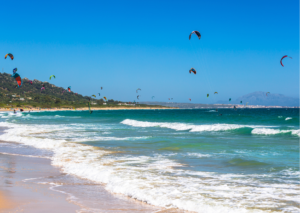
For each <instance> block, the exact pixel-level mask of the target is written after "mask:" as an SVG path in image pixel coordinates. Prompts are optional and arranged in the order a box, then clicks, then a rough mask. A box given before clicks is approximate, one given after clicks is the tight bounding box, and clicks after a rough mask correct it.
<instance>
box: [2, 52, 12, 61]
mask: <svg viewBox="0 0 300 213" xmlns="http://www.w3.org/2000/svg"><path fill="white" fill-rule="evenodd" d="M7 56H9V57H10V59H11V60H14V56H13V54H11V53H7V54H6V55H5V56H4V59H6V58H7Z"/></svg>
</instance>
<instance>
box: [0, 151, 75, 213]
mask: <svg viewBox="0 0 300 213" xmlns="http://www.w3.org/2000/svg"><path fill="white" fill-rule="evenodd" d="M0 168H1V170H0V178H1V191H0V212H28V213H29V212H32V213H39V212H49V213H50V212H54V211H53V207H54V206H55V209H56V210H55V212H76V211H78V210H79V209H80V207H79V206H78V205H76V204H74V203H73V204H72V203H71V202H68V201H67V198H68V196H67V194H63V193H59V192H56V191H53V190H50V185H48V184H38V183H37V182H32V181H30V180H35V179H38V178H41V177H51V176H52V177H54V176H59V175H62V174H61V173H60V172H59V170H58V169H56V168H54V167H52V166H51V165H50V160H49V159H43V158H34V157H25V156H18V155H11V154H1V153H0Z"/></svg>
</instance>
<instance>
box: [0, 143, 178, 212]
mask: <svg viewBox="0 0 300 213" xmlns="http://www.w3.org/2000/svg"><path fill="white" fill-rule="evenodd" d="M0 143H1V144H6V142H0ZM12 144H14V143H12ZM8 149H9V150H11V151H13V149H10V148H8ZM1 151H2V150H1ZM5 151H7V150H5ZM9 152H10V151H9ZM0 168H1V170H0V179H1V190H0V212H1V213H2V212H3V213H6V212H7V213H8V212H24V213H40V212H45V213H52V212H57V213H60V212H62V213H63V212H64V213H66V212H82V213H83V212H122V213H123V212H124V213H126V212H128V213H129V212H149V213H150V212H156V213H181V212H184V211H180V210H177V209H167V210H166V209H162V208H159V207H154V206H151V205H147V204H145V203H143V202H140V201H136V200H135V199H131V198H128V197H125V196H122V195H118V194H111V193H109V192H107V191H106V190H105V189H104V187H103V186H101V185H99V184H94V183H91V182H89V181H85V180H78V179H77V178H76V177H67V179H68V180H66V176H67V175H66V174H64V173H61V172H60V170H59V168H57V167H54V166H51V160H50V159H47V158H41V157H34V156H32V155H28V156H26V155H20V154H13V153H8V152H0ZM91 187H93V188H94V187H97V188H98V193H97V195H95V196H97V202H96V203H95V202H92V201H89V198H88V197H85V196H87V194H85V193H88V191H89V188H91ZM73 192H76V193H73ZM74 194H75V196H76V197H75V196H74Z"/></svg>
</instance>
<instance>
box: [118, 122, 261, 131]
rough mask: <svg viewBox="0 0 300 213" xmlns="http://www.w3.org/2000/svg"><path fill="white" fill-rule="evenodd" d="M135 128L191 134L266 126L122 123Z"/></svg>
mask: <svg viewBox="0 0 300 213" xmlns="http://www.w3.org/2000/svg"><path fill="white" fill-rule="evenodd" d="M121 123H122V124H126V125H129V126H134V127H163V128H169V129H174V130H177V131H180V130H190V132H214V131H227V130H234V129H240V128H247V127H248V128H258V127H266V126H256V125H238V124H207V125H205V124H204V125H194V124H186V123H168V122H148V121H136V120H131V119H126V120H124V121H122V122H121Z"/></svg>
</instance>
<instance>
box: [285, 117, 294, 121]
mask: <svg viewBox="0 0 300 213" xmlns="http://www.w3.org/2000/svg"><path fill="white" fill-rule="evenodd" d="M291 119H293V118H291V117H287V118H286V119H285V120H286V121H287V120H291Z"/></svg>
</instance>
